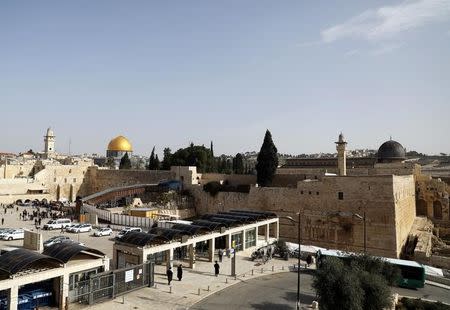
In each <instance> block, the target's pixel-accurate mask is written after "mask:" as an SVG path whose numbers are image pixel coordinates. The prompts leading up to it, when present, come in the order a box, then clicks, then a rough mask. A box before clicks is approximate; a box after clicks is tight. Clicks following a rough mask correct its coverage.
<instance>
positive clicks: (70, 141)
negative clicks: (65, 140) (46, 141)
mask: <svg viewBox="0 0 450 310" xmlns="http://www.w3.org/2000/svg"><path fill="white" fill-rule="evenodd" d="M71 144H72V138H69V156H70V155H71V154H70V146H71Z"/></svg>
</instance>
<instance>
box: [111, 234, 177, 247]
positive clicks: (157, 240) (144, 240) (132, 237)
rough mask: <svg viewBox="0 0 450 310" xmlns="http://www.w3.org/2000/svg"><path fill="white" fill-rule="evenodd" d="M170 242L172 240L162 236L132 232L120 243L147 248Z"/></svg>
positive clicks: (121, 239)
mask: <svg viewBox="0 0 450 310" xmlns="http://www.w3.org/2000/svg"><path fill="white" fill-rule="evenodd" d="M168 241H170V239H168V238H166V237H164V236H161V235H154V234H148V233H145V232H137V231H130V232H129V233H127V234H125V235H124V236H123V237H122V238H120V240H119V242H123V243H129V244H134V245H137V246H146V245H149V244H152V245H153V244H162V243H165V242H168Z"/></svg>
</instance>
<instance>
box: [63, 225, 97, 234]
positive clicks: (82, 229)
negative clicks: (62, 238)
mask: <svg viewBox="0 0 450 310" xmlns="http://www.w3.org/2000/svg"><path fill="white" fill-rule="evenodd" d="M91 230H92V225H91V224H79V225H75V226H73V227H70V228H69V229H67V231H69V232H73V233H81V232H90V231H91Z"/></svg>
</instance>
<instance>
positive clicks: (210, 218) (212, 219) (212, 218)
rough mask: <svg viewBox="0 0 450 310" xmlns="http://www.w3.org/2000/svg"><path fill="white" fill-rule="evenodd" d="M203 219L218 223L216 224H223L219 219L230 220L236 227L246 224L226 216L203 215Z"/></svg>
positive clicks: (241, 220)
mask: <svg viewBox="0 0 450 310" xmlns="http://www.w3.org/2000/svg"><path fill="white" fill-rule="evenodd" d="M202 219H204V220H210V221H216V222H221V221H218V220H217V219H224V220H228V221H229V223H230V224H231V225H235V224H239V225H241V224H244V222H245V221H244V220H243V219H241V218H235V217H229V216H226V215H224V214H204V215H202ZM221 223H222V222H221Z"/></svg>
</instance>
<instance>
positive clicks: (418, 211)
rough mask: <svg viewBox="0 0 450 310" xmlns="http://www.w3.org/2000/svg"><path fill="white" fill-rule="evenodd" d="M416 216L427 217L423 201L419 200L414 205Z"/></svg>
mask: <svg viewBox="0 0 450 310" xmlns="http://www.w3.org/2000/svg"><path fill="white" fill-rule="evenodd" d="M416 215H418V216H427V203H426V202H425V200H423V199H419V200H418V201H417V205H416Z"/></svg>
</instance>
